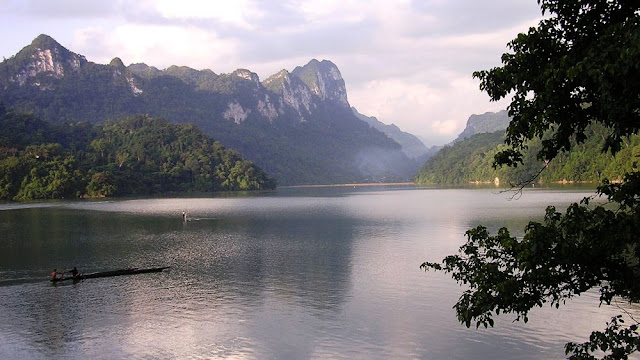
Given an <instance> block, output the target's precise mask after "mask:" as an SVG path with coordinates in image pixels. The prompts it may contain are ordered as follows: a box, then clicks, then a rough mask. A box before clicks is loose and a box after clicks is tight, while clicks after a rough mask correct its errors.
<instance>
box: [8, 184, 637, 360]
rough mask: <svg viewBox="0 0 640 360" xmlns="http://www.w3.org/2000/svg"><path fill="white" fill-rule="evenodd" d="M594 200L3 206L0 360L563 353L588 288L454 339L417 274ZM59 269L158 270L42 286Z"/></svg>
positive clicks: (369, 196)
mask: <svg viewBox="0 0 640 360" xmlns="http://www.w3.org/2000/svg"><path fill="white" fill-rule="evenodd" d="M590 194H591V193H590V192H581V191H560V190H542V189H541V190H537V189H536V190H531V191H526V192H525V194H524V195H523V196H522V197H521V198H520V199H519V200H512V201H509V200H508V199H507V198H508V195H505V194H498V193H497V192H496V191H495V190H470V189H415V188H410V187H395V188H313V189H285V190H279V191H277V192H274V193H266V194H254V195H250V196H233V197H217V198H181V199H134V200H119V201H95V202H84V201H83V202H81V201H78V202H57V203H47V204H44V205H42V206H41V205H38V204H31V205H0V209H1V210H0V229H1V230H2V238H1V239H0V319H2V321H0V340H1V341H0V358H2V359H24V358H30V359H80V358H83V359H84V358H128V359H139V358H247V359H327V358H330V359H347V358H348V359H352V358H361V359H365V358H366V359H390V358H421V359H516V358H517V359H549V358H564V348H563V345H564V343H565V342H567V341H584V340H586V338H587V337H588V335H589V333H590V332H591V331H593V330H601V329H603V328H604V327H605V322H606V321H607V320H609V318H610V317H611V316H612V315H615V314H617V313H619V309H616V308H614V307H608V306H602V307H598V297H597V294H596V293H589V294H586V295H583V296H581V297H579V298H577V299H575V300H573V301H570V302H569V303H568V304H567V305H566V306H562V307H561V308H560V310H559V311H558V310H554V309H550V308H543V309H536V310H535V311H534V312H533V314H532V315H531V316H530V321H529V323H527V324H523V323H513V317H512V316H509V315H507V316H500V317H499V318H498V321H497V322H496V327H495V328H493V329H479V330H475V329H467V328H465V327H464V326H463V325H460V324H458V322H457V320H456V318H455V312H454V310H453V309H452V306H453V304H454V303H455V301H456V300H457V298H458V297H459V296H460V294H461V293H462V290H463V289H462V288H461V287H459V286H458V285H457V284H456V283H455V282H453V281H452V280H451V278H450V277H449V276H448V275H445V274H440V273H433V272H429V273H425V272H423V271H422V270H420V269H419V266H420V264H421V263H422V262H423V261H426V260H429V261H436V260H440V259H442V258H443V257H444V256H446V255H448V254H452V253H454V252H456V250H457V248H458V247H459V246H460V245H461V244H462V243H463V242H464V240H465V238H464V232H465V231H466V230H467V229H469V228H471V227H474V226H476V225H479V224H483V225H485V226H487V227H489V229H490V230H492V231H495V230H497V229H498V228H499V227H501V226H508V227H510V229H512V230H513V231H514V233H515V234H516V235H518V234H522V231H521V230H522V229H523V227H524V225H526V223H527V222H528V221H529V220H530V219H531V218H532V217H533V218H537V219H540V218H541V217H542V215H543V214H544V208H545V207H546V205H549V204H553V205H557V206H558V208H559V209H562V208H564V207H566V205H567V204H568V203H569V202H571V201H577V200H580V199H581V198H582V197H583V196H587V195H590ZM182 211H185V212H186V213H187V219H188V221H186V222H183V221H182V216H181V213H182ZM73 266H78V268H80V269H81V270H82V271H85V272H91V271H103V270H110V269H118V268H126V267H133V266H134V267H147V266H148V267H152V266H171V267H172V269H171V270H170V271H168V272H162V273H156V274H141V275H136V276H123V277H114V278H102V279H87V280H84V281H81V282H78V283H75V284H73V283H69V284H64V283H61V284H59V285H57V286H54V285H51V284H50V283H49V282H48V281H47V280H46V279H47V276H48V273H49V272H50V271H51V269H53V268H71V267H73ZM624 306H625V307H626V308H627V309H628V310H629V311H631V313H633V314H635V315H636V316H638V315H640V309H638V307H637V306H631V307H629V306H628V305H626V304H625V305H624Z"/></svg>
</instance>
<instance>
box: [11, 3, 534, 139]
mask: <svg viewBox="0 0 640 360" xmlns="http://www.w3.org/2000/svg"><path fill="white" fill-rule="evenodd" d="M41 4H45V5H46V6H44V5H43V6H44V7H40V6H39V5H41ZM52 6H54V5H51V3H50V2H49V3H44V2H41V1H40V0H24V1H23V2H19V1H17V0H11V1H5V2H2V1H0V28H2V29H3V30H5V33H11V34H12V36H11V37H10V38H8V39H6V41H5V42H3V43H2V44H0V55H3V56H5V57H10V56H12V55H14V54H15V49H19V48H20V47H21V46H25V45H27V44H28V43H29V42H30V41H31V40H32V39H33V37H35V36H37V34H39V33H46V34H50V35H53V36H54V37H55V38H56V39H57V40H59V41H61V43H63V45H65V46H66V47H68V48H69V49H70V50H72V51H75V52H79V53H81V54H83V55H85V56H87V58H88V59H89V60H91V61H95V62H99V63H107V62H109V61H110V60H111V59H112V58H113V57H116V56H118V57H120V58H122V60H123V61H124V62H125V64H130V63H134V62H144V63H146V64H148V65H152V66H156V67H158V68H165V67H168V66H170V65H186V66H190V67H193V68H196V69H202V68H209V69H211V70H213V71H215V72H217V73H221V72H231V71H233V70H235V69H236V68H248V69H250V70H252V71H254V72H256V73H258V74H259V75H260V77H261V79H263V80H264V79H265V78H266V77H267V76H269V75H271V74H274V73H276V72H277V71H279V70H280V69H283V68H284V69H288V70H292V69H293V68H294V67H295V66H298V65H303V64H305V63H307V62H308V61H309V60H310V59H312V58H317V59H327V60H331V61H333V62H334V63H335V64H336V65H337V66H338V67H339V69H340V71H341V73H342V76H343V77H344V79H345V81H346V84H347V88H348V94H349V100H350V102H351V104H352V105H354V106H355V107H357V108H358V110H359V111H361V112H362V113H364V114H366V115H371V116H377V117H378V118H379V120H380V121H383V122H385V123H395V124H396V125H398V126H400V127H401V128H402V129H403V130H405V131H409V132H412V133H415V134H417V135H422V136H425V137H438V138H439V139H441V141H440V140H438V141H440V142H446V141H447V140H452V139H453V138H455V136H456V135H457V133H458V132H459V131H461V130H462V128H463V127H464V125H465V122H466V120H467V118H468V117H469V116H470V115H471V114H473V113H482V112H485V111H494V110H500V109H503V108H505V107H506V102H502V103H498V104H496V103H490V102H489V98H488V96H487V95H486V94H483V93H481V92H480V91H479V90H478V83H477V80H474V79H472V78H471V73H472V72H473V71H474V70H480V69H487V68H490V67H493V66H497V65H499V64H500V55H501V54H502V53H503V52H504V51H505V49H506V47H505V45H506V43H507V42H508V41H510V40H511V39H513V38H514V37H515V36H516V35H517V33H518V32H522V31H526V30H527V29H528V27H530V26H534V25H535V24H536V23H537V21H538V19H539V18H540V11H539V8H538V5H537V3H536V2H535V1H528V0H527V1H526V2H525V1H524V0H523V1H513V0H490V1H485V2H481V3H479V2H477V1H476V0H459V1H441V0H420V1H411V0H399V1H387V0H370V1H365V0H273V1H271V0H261V1H257V0H239V1H226V0H225V1H221V0H211V1H205V0H202V1H197V0H181V1H171V0H114V1H113V2H109V4H108V5H107V4H106V3H104V2H93V1H88V0H86V1H84V2H83V1H80V0H70V2H64V3H62V4H58V3H56V5H55V9H54V10H55V11H53V10H52V11H49V10H47V11H45V12H46V13H47V14H48V17H46V18H43V15H42V14H43V12H42V10H41V9H43V8H46V9H50V8H51V7H52ZM54 29H55V31H54ZM27 31H28V32H27ZM16 32H17V33H16ZM70 34H73V40H69V39H70V38H71V35H70ZM16 39H19V40H16ZM25 39H27V40H25ZM447 137H448V138H447ZM445 138H447V139H445ZM434 141H435V140H434Z"/></svg>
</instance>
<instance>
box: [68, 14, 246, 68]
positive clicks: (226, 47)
mask: <svg viewBox="0 0 640 360" xmlns="http://www.w3.org/2000/svg"><path fill="white" fill-rule="evenodd" d="M76 46H77V47H78V48H81V49H83V51H85V52H87V53H90V54H92V56H91V59H90V60H92V61H95V62H99V63H108V62H109V61H110V59H111V58H113V57H115V56H119V57H120V58H121V59H122V60H123V62H125V64H131V63H138V62H144V63H146V64H147V65H150V66H156V67H158V68H160V69H162V68H166V67H169V66H170V65H186V66H190V67H193V68H196V69H205V68H212V67H214V66H212V65H215V64H216V63H227V62H228V61H229V59H233V58H234V56H235V55H234V54H235V53H236V52H237V51H236V44H235V42H234V41H233V40H228V39H220V38H219V37H217V36H216V34H214V33H210V32H206V31H203V30H201V29H198V28H189V27H177V26H156V25H136V24H128V25H123V26H119V27H117V28H115V29H112V30H111V31H110V32H105V31H103V30H101V29H96V28H85V29H80V30H78V31H77V32H76V35H75V37H74V47H76Z"/></svg>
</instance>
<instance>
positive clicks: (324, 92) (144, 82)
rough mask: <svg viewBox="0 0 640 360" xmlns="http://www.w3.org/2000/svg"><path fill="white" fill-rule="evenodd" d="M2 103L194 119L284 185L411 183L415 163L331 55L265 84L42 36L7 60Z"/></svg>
mask: <svg viewBox="0 0 640 360" xmlns="http://www.w3.org/2000/svg"><path fill="white" fill-rule="evenodd" d="M0 103H3V104H4V105H5V106H7V107H11V108H13V109H15V110H16V111H26V112H32V113H33V114H35V115H36V116H38V117H39V118H42V119H44V120H46V121H49V122H53V123H64V122H77V121H89V122H91V123H102V122H104V121H106V120H116V119H120V118H123V117H128V116H133V115H137V114H148V115H149V116H152V117H154V118H164V119H166V120H168V121H169V122H171V123H176V124H180V123H190V124H194V125H196V126H198V127H199V128H200V129H202V131H203V132H204V133H206V134H208V135H210V136H211V137H213V138H214V139H216V140H218V141H220V142H221V143H222V144H223V145H224V146H226V147H228V148H233V149H237V150H238V151H239V152H240V153H241V154H242V155H243V156H244V157H246V158H248V159H249V160H251V161H253V162H254V163H255V164H256V165H257V166H259V167H260V168H262V169H264V170H265V171H266V172H267V173H268V174H270V175H271V176H273V177H275V178H276V179H277V181H278V183H279V184H281V185H292V184H333V183H350V182H378V181H397V180H406V179H410V178H411V177H412V176H413V173H412V171H413V169H414V168H415V166H413V165H412V160H411V159H409V158H408V157H407V156H406V155H405V154H404V153H403V152H402V148H401V146H400V145H399V144H398V143H397V142H395V141H394V140H392V139H390V138H389V137H387V136H386V135H385V134H383V133H382V132H380V131H378V130H376V129H374V128H372V127H371V126H369V125H368V124H366V123H364V122H363V121H361V120H360V119H358V118H357V117H356V116H355V115H354V114H353V112H352V110H351V108H350V105H349V102H348V97H347V92H346V87H345V83H344V80H343V79H342V76H341V74H340V71H339V70H338V68H337V67H336V65H335V64H333V63H332V62H330V61H327V60H322V61H318V60H315V59H314V60H311V61H310V62H309V63H308V64H306V65H304V66H298V67H296V68H295V69H294V70H293V71H291V72H289V71H287V70H282V71H280V72H278V73H276V74H274V75H273V76H270V77H269V78H267V79H266V80H265V81H260V79H259V78H258V76H257V75H256V74H255V73H253V72H251V71H250V70H248V69H238V70H236V71H234V72H232V73H230V74H216V73H214V72H213V71H212V70H195V69H191V68H188V67H185V66H171V67H169V68H167V69H164V70H159V69H157V68H155V67H152V66H148V65H146V64H142V63H139V64H132V65H129V66H125V65H124V63H123V62H122V60H121V59H119V58H114V59H113V60H112V61H111V62H110V63H109V64H106V65H103V64H96V63H93V62H90V61H87V60H86V58H85V57H83V56H82V55H78V54H75V53H73V52H71V51H70V50H68V49H66V48H65V47H63V46H62V45H60V44H59V43H57V42H56V41H55V40H54V39H52V38H51V37H49V36H47V35H40V36H38V37H37V38H36V39H35V40H34V41H33V42H32V43H31V44H30V45H28V46H26V47H25V48H23V49H22V50H21V51H20V52H18V54H16V55H15V56H13V57H11V58H9V59H6V60H5V61H3V62H2V63H0Z"/></svg>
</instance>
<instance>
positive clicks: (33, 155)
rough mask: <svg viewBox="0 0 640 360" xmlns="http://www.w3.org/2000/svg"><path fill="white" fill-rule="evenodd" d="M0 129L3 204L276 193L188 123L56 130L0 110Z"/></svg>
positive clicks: (144, 120) (137, 121)
mask: <svg viewBox="0 0 640 360" xmlns="http://www.w3.org/2000/svg"><path fill="white" fill-rule="evenodd" d="M0 128H2V129H3V132H2V134H0V199H1V200H31V199H57V198H71V197H80V196H99V197H101V196H116V195H117V196H122V195H154V194H163V193H167V192H180V193H184V192H211V191H221V190H258V189H273V188H275V181H274V180H273V179H271V178H269V177H268V176H267V175H266V174H265V173H264V171H262V170H261V169H260V168H258V167H256V166H255V165H253V164H252V163H251V162H250V161H247V160H244V159H242V158H241V157H240V155H239V154H238V153H237V152H235V151H232V150H228V149H225V148H224V146H222V145H221V144H220V143H219V142H215V141H213V140H212V139H211V138H210V137H209V136H207V135H205V134H203V133H202V132H201V131H200V130H199V129H197V128H196V127H194V126H193V125H172V124H169V123H168V122H166V121H164V120H160V119H153V118H150V117H148V116H136V117H132V118H128V119H125V120H122V121H118V122H111V121H108V122H106V123H104V124H99V125H91V124H89V123H86V122H85V123H76V124H60V125H58V124H51V123H48V122H45V121H42V120H39V119H37V118H35V117H34V116H33V115H29V114H24V113H16V112H13V111H8V110H6V109H5V108H4V107H0Z"/></svg>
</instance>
